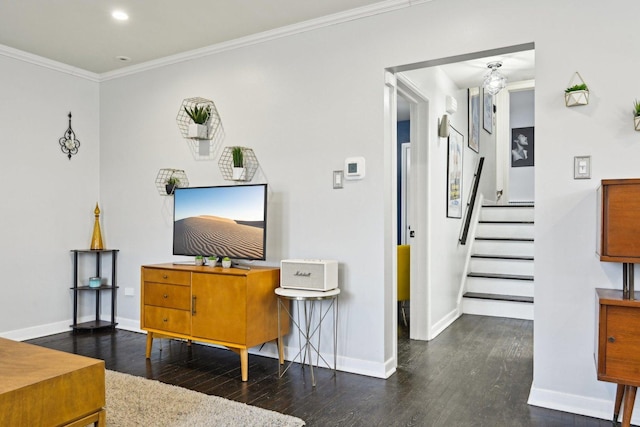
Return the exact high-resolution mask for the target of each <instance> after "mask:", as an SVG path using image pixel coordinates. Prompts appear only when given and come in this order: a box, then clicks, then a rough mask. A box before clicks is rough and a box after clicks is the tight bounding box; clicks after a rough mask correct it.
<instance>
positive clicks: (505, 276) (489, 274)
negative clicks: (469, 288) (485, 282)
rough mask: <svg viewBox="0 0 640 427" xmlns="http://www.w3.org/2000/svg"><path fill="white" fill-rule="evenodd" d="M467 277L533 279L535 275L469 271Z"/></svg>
mask: <svg viewBox="0 0 640 427" xmlns="http://www.w3.org/2000/svg"><path fill="white" fill-rule="evenodd" d="M467 277H483V278H486V279H511V280H530V281H532V280H533V276H528V275H522V274H500V273H469V274H467Z"/></svg>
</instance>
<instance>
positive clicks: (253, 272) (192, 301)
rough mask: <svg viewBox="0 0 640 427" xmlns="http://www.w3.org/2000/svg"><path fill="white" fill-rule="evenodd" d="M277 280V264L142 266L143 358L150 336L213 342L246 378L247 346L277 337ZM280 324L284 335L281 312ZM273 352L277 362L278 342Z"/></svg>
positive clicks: (284, 321) (285, 326)
mask: <svg viewBox="0 0 640 427" xmlns="http://www.w3.org/2000/svg"><path fill="white" fill-rule="evenodd" d="M279 284H280V269H279V268H271V267H251V269H250V270H243V269H237V268H221V267H209V266H194V265H179V264H178V265H176V264H157V265H145V266H142V271H141V298H140V300H141V310H140V324H141V328H142V329H144V330H145V331H147V349H146V356H147V358H149V357H150V355H151V347H152V345H153V338H154V336H156V337H157V336H163V337H174V338H182V339H186V340H188V341H201V342H206V343H212V344H218V345H222V346H225V347H227V348H229V349H230V350H233V351H235V352H236V353H238V354H239V355H240V367H241V374H242V381H247V379H248V377H249V375H248V366H249V363H248V357H249V356H248V349H249V348H251V347H254V346H257V345H260V344H262V343H265V342H267V341H272V340H276V341H277V340H278V336H279V334H278V306H277V299H276V295H275V292H274V291H275V289H276V288H277V287H278V286H279ZM281 325H282V326H281V327H282V329H283V330H282V334H281V335H286V334H287V333H288V332H289V322H288V317H287V315H286V313H284V314H283V315H281ZM278 353H279V358H280V363H283V362H284V358H283V347H282V345H281V343H280V342H278Z"/></svg>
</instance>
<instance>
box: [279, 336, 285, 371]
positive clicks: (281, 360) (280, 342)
mask: <svg viewBox="0 0 640 427" xmlns="http://www.w3.org/2000/svg"><path fill="white" fill-rule="evenodd" d="M282 341H283V340H282V337H281V336H280V337H278V357H279V359H280V364H281V365H284V345H283V344H284V343H283V342H282Z"/></svg>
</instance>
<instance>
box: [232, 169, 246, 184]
mask: <svg viewBox="0 0 640 427" xmlns="http://www.w3.org/2000/svg"><path fill="white" fill-rule="evenodd" d="M232 179H233V180H234V181H241V180H243V179H244V168H235V167H234V168H233V175H232Z"/></svg>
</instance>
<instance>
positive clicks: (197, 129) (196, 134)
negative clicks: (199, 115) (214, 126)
mask: <svg viewBox="0 0 640 427" xmlns="http://www.w3.org/2000/svg"><path fill="white" fill-rule="evenodd" d="M208 130H209V129H208V127H207V125H199V124H197V123H191V124H190V125H189V131H188V135H189V138H196V139H206V138H207V131H208Z"/></svg>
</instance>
